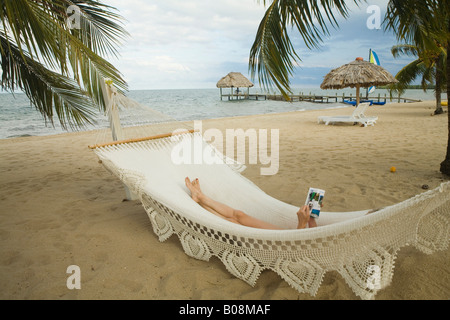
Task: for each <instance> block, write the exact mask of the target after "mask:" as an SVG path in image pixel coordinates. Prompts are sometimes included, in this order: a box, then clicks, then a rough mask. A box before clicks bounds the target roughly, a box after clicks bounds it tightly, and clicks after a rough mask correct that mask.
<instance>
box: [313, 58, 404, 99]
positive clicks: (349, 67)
mask: <svg viewBox="0 0 450 320" xmlns="http://www.w3.org/2000/svg"><path fill="white" fill-rule="evenodd" d="M396 82H398V81H397V80H396V79H395V78H394V77H393V76H392V75H391V74H390V73H389V72H388V71H387V70H385V69H384V68H383V67H380V66H379V65H376V64H373V63H370V62H369V61H364V59H363V58H356V60H355V61H352V62H350V63H347V64H344V65H343V66H341V67H339V68H337V69H333V70H331V71H330V72H329V73H328V74H327V75H326V76H325V78H324V80H323V82H322V84H321V85H320V88H321V89H343V88H347V87H350V88H355V87H356V105H358V104H359V99H360V97H359V95H360V94H359V92H360V88H361V87H363V88H368V87H371V86H383V85H387V84H390V83H396Z"/></svg>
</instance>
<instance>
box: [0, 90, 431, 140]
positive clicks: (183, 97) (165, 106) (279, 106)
mask: <svg viewBox="0 0 450 320" xmlns="http://www.w3.org/2000/svg"><path fill="white" fill-rule="evenodd" d="M226 90H228V89H224V91H223V93H224V94H225V93H228V92H227V91H226ZM258 92H259V93H262V90H256V89H253V88H252V89H250V94H252V93H258ZM300 93H302V94H312V95H314V94H316V95H318V96H320V95H330V96H335V95H338V96H342V94H345V95H350V94H353V96H354V95H355V93H354V92H353V91H352V89H348V90H321V89H319V88H294V89H293V94H300ZM378 94H379V95H380V96H381V97H382V98H384V96H385V95H386V96H387V97H388V101H387V103H392V102H397V100H396V99H394V100H393V101H390V100H389V93H388V91H387V90H382V89H377V90H376V91H375V93H373V94H372V95H371V96H372V97H377V96H378ZM126 95H127V97H129V98H131V99H133V100H135V101H137V102H138V103H139V104H140V105H143V106H145V107H144V108H147V107H148V108H150V109H152V110H156V111H158V112H160V113H163V114H164V115H166V116H168V117H169V118H171V119H173V120H177V121H189V120H204V119H215V118H224V117H233V116H246V115H256V114H270V113H280V112H291V111H305V110H318V109H328V108H343V107H348V105H346V104H343V103H342V102H340V100H338V101H339V102H338V103H335V102H334V101H333V102H330V103H311V102H305V101H301V102H286V101H273V100H265V101H264V100H258V101H256V100H239V101H228V99H227V98H223V100H221V98H220V92H219V89H217V88H214V89H170V90H131V91H129V92H127V93H126ZM402 97H404V98H409V99H415V100H423V101H424V100H433V99H434V93H433V91H432V90H430V91H428V92H424V91H423V90H416V89H414V90H407V91H406V92H405V94H404V95H402ZM143 117H144V118H145V116H141V119H140V120H142V118H143ZM130 119H131V118H130ZM121 121H122V120H121ZM126 121H127V120H125V122H122V125H123V126H127V125H132V123H126ZM129 121H132V120H129ZM149 122H151V121H149ZM106 127H108V121H107V119H106V117H105V115H104V114H103V113H101V112H98V117H97V123H96V124H95V125H87V126H85V127H83V128H80V129H68V130H64V129H63V128H62V127H61V125H60V124H59V120H58V119H54V121H53V124H52V123H50V122H48V121H47V122H46V121H45V120H44V118H43V116H42V115H41V114H40V113H39V112H38V111H37V110H36V109H35V108H34V107H33V106H32V105H31V104H30V100H29V99H28V97H27V96H26V95H25V94H23V93H14V94H12V93H4V92H2V93H0V139H9V138H17V137H27V136H43V135H54V134H60V133H65V132H72V131H87V130H95V129H102V128H106Z"/></svg>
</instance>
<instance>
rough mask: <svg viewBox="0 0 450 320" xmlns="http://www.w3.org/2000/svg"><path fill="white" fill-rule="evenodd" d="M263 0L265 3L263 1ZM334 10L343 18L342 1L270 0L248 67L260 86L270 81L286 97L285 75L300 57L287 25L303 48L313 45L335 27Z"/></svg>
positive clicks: (287, 84) (290, 72)
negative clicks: (293, 31)
mask: <svg viewBox="0 0 450 320" xmlns="http://www.w3.org/2000/svg"><path fill="white" fill-rule="evenodd" d="M354 2H355V3H358V2H359V1H358V0H355V1H354ZM263 3H264V5H265V4H266V1H263ZM322 12H323V13H322ZM336 12H337V14H338V15H340V16H343V17H347V15H348V7H347V4H346V2H345V1H343V0H322V1H315V0H291V1H289V0H274V1H272V3H271V4H270V5H269V6H268V8H267V10H266V12H265V14H264V17H263V19H262V21H261V23H260V25H259V27H258V31H257V33H256V37H255V41H254V43H253V45H252V48H251V50H250V58H249V70H250V71H251V76H252V78H253V79H254V78H255V75H256V74H257V75H258V80H259V83H260V85H261V86H263V87H266V88H267V87H270V86H271V85H272V84H274V85H275V86H276V87H277V88H278V89H279V90H280V92H281V93H282V94H283V95H284V96H285V98H286V99H289V97H288V92H290V81H289V77H290V76H292V74H293V71H294V69H295V66H296V65H297V64H298V62H299V61H301V59H300V57H299V56H298V54H297V53H296V51H295V48H294V46H293V44H292V42H291V39H290V36H289V29H288V27H292V28H295V29H296V31H298V33H299V34H300V36H301V37H302V39H303V42H304V43H305V45H306V47H307V48H309V49H312V48H317V47H318V46H319V45H320V43H321V42H322V37H323V36H324V35H328V34H329V26H333V27H336V26H337V20H336Z"/></svg>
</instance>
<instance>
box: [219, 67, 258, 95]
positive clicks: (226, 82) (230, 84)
mask: <svg viewBox="0 0 450 320" xmlns="http://www.w3.org/2000/svg"><path fill="white" fill-rule="evenodd" d="M216 87H217V88H220V100H222V97H223V96H224V95H223V94H222V88H231V94H230V95H225V96H228V100H231V99H240V98H242V97H243V98H244V99H246V98H248V95H249V90H250V88H251V87H253V83H252V82H251V81H250V80H248V79H247V78H246V77H244V76H243V75H242V73H240V72H230V73H229V74H227V75H226V76H225V77H223V78H222V79H220V80H219V81H218V82H217V84H216ZM233 88H237V90H236V92H235V93H234V92H233ZM239 88H247V95H242V94H240V91H239ZM235 94H236V95H235Z"/></svg>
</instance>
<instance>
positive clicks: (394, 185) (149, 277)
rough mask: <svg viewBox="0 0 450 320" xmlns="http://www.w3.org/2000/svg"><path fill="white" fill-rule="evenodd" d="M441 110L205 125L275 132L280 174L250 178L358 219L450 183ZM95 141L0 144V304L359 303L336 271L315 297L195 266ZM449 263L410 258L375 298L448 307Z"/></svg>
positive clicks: (414, 107) (437, 257) (76, 137)
mask: <svg viewBox="0 0 450 320" xmlns="http://www.w3.org/2000/svg"><path fill="white" fill-rule="evenodd" d="M444 109H445V110H446V111H447V110H448V107H444ZM433 111H434V102H432V101H428V102H420V103H408V104H388V105H385V106H373V107H370V108H369V111H368V115H377V116H378V117H379V120H378V122H377V123H376V124H375V126H373V127H371V126H369V127H366V128H364V127H359V126H352V125H348V124H340V125H333V126H331V125H330V126H325V125H324V124H318V123H317V117H318V116H320V115H328V114H329V115H341V114H342V115H346V114H351V112H352V107H349V108H344V109H330V110H314V111H304V112H291V113H283V114H270V115H258V116H249V117H236V118H224V119H214V120H207V121H203V127H204V129H207V128H218V129H220V130H225V129H227V128H242V129H244V130H245V129H247V128H267V129H271V128H273V129H279V130H280V131H279V132H280V154H279V159H280V162H279V171H278V173H277V174H276V175H272V176H263V175H260V171H259V169H260V166H259V165H248V169H247V170H246V171H244V172H243V175H244V176H245V177H247V178H249V179H250V180H252V181H253V182H254V183H256V184H257V185H258V186H259V187H260V188H262V189H263V190H264V191H265V192H267V193H268V194H269V195H271V196H273V197H275V198H277V199H280V200H282V201H284V202H287V203H290V204H293V205H296V206H300V205H302V202H304V199H305V190H307V188H308V187H310V186H311V185H312V184H314V185H317V186H322V187H323V188H324V189H326V192H327V195H326V209H327V211H353V210H363V209H369V208H378V207H383V206H387V205H391V204H395V203H398V202H400V201H402V200H405V199H408V198H410V197H412V196H414V195H416V194H419V193H421V192H424V191H426V190H424V189H423V188H422V186H423V185H427V186H428V187H429V188H430V189H431V188H435V187H437V186H438V185H439V184H440V183H442V182H443V181H447V180H448V179H449V177H445V176H444V175H442V174H441V173H440V172H439V164H440V162H442V161H443V160H444V157H445V151H446V147H447V137H448V122H447V121H448V119H447V114H444V115H439V116H431V114H432V113H433ZM95 135H96V133H95V132H80V133H67V134H61V135H53V136H43V137H25V138H15V139H6V140H0V172H1V180H0V201H1V202H0V203H1V205H0V216H1V224H0V239H1V244H0V252H1V254H0V285H1V288H2V290H1V292H0V298H1V299H267V300H271V299H288V300H295V299H358V297H357V296H356V295H355V294H354V293H353V292H352V290H351V289H350V288H349V287H348V285H347V284H346V283H345V281H344V280H343V279H342V277H341V276H340V275H339V274H337V273H332V272H331V273H327V274H326V275H325V277H324V280H323V283H322V286H321V287H320V288H319V290H318V292H317V295H316V296H315V297H312V296H310V295H308V294H300V293H298V292H297V291H296V290H294V289H292V288H291V287H290V286H289V285H288V284H287V283H286V282H285V281H284V280H282V279H281V278H280V277H279V276H278V275H276V274H275V273H273V272H270V271H265V272H263V273H262V274H261V277H260V278H259V280H258V282H257V283H256V285H255V286H254V287H251V286H249V285H248V284H246V283H245V282H243V281H242V280H239V279H237V278H235V277H234V276H232V275H231V274H230V273H229V272H228V271H227V270H226V268H225V267H224V266H223V264H222V263H221V262H220V261H219V260H218V259H216V258H212V259H211V261H209V262H204V261H199V260H195V259H193V258H190V257H188V256H187V255H186V254H185V253H184V251H183V249H182V247H181V245H180V243H179V240H178V239H177V237H176V236H172V237H171V238H170V239H169V240H167V241H166V242H164V243H161V242H159V241H158V238H157V236H156V235H155V234H154V233H153V230H152V227H151V224H150V221H149V219H148V217H147V214H146V213H145V211H144V208H143V207H142V205H141V204H140V203H139V202H138V201H122V200H123V198H124V190H123V186H122V183H121V182H120V181H119V180H118V179H116V178H115V177H114V176H112V175H111V174H110V173H109V172H108V171H106V170H105V169H104V167H103V166H102V165H101V164H99V163H98V159H97V157H96V156H95V154H94V153H93V152H92V151H91V150H89V149H88V147H87V146H88V145H90V144H92V143H93V142H95ZM392 166H394V167H396V172H395V173H392V172H390V168H391V167H392ZM449 254H450V250H449V249H447V250H446V251H443V252H437V253H434V254H431V255H426V254H424V253H422V252H420V251H418V250H417V249H415V248H413V247H405V248H403V249H402V250H400V252H399V254H398V258H397V260H396V265H395V271H394V277H393V281H392V284H391V285H390V286H389V287H388V288H386V289H383V290H381V291H380V292H379V293H378V295H377V296H376V299H442V300H447V299H449V298H450V272H449V266H448V263H449V261H450V255H449ZM69 265H78V266H79V267H80V269H81V289H79V290H77V289H75V290H69V289H68V288H67V286H66V280H67V278H68V276H69V274H67V273H66V269H67V267H68V266H69Z"/></svg>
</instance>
